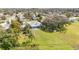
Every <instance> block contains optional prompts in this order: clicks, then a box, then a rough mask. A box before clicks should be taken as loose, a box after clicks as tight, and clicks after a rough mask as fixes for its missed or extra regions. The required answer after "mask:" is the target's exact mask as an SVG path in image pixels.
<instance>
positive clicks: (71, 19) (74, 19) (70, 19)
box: [69, 17, 79, 22]
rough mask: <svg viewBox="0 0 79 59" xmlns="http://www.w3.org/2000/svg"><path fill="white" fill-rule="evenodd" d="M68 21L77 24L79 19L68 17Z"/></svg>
mask: <svg viewBox="0 0 79 59" xmlns="http://www.w3.org/2000/svg"><path fill="white" fill-rule="evenodd" d="M69 21H71V22H77V21H79V17H70V18H69Z"/></svg>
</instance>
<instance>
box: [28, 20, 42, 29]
mask: <svg viewBox="0 0 79 59" xmlns="http://www.w3.org/2000/svg"><path fill="white" fill-rule="evenodd" d="M27 23H28V24H29V25H30V26H31V27H32V28H39V27H41V26H42V24H41V23H40V22H38V21H29V22H27Z"/></svg>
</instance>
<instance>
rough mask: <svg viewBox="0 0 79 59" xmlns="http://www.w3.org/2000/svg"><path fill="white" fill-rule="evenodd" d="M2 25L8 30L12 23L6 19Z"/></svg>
mask: <svg viewBox="0 0 79 59" xmlns="http://www.w3.org/2000/svg"><path fill="white" fill-rule="evenodd" d="M0 26H1V27H2V28H3V30H7V29H9V28H10V23H9V22H8V21H5V22H4V23H1V24H0Z"/></svg>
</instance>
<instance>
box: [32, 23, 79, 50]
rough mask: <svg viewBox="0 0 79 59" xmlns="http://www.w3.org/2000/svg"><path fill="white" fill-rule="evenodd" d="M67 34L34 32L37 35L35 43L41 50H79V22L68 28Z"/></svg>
mask: <svg viewBox="0 0 79 59" xmlns="http://www.w3.org/2000/svg"><path fill="white" fill-rule="evenodd" d="M67 29H68V30H67V32H66V33H60V32H54V33H48V32H44V31H42V30H32V31H33V33H34V35H35V40H33V43H36V44H38V45H39V46H38V48H39V49H40V50H52V49H53V50H73V49H79V22H78V23H73V24H71V25H69V26H68V27H67Z"/></svg>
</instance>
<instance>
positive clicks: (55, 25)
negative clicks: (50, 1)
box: [42, 15, 70, 32]
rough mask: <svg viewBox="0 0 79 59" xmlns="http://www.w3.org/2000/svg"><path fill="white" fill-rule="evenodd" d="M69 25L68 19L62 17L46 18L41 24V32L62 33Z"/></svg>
mask: <svg viewBox="0 0 79 59" xmlns="http://www.w3.org/2000/svg"><path fill="white" fill-rule="evenodd" d="M67 24H70V22H69V21H68V19H67V18H66V17H63V16H57V15H55V16H51V17H47V18H46V19H45V20H44V21H43V22H42V25H43V26H42V30H45V31H48V32H53V31H54V30H55V31H64V30H66V27H65V26H66V25H67Z"/></svg>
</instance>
